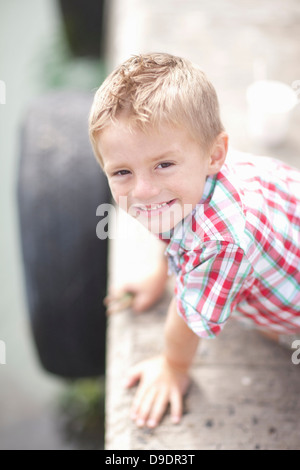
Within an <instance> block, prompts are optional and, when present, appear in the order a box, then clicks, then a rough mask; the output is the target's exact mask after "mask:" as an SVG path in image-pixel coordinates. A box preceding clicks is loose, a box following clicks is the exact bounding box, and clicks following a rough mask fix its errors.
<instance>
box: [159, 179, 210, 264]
mask: <svg viewBox="0 0 300 470" xmlns="http://www.w3.org/2000/svg"><path fill="white" fill-rule="evenodd" d="M216 180H217V175H212V176H208V177H207V179H206V182H205V185H204V190H203V194H202V197H201V200H200V202H199V203H198V204H197V205H196V207H195V208H194V209H193V210H192V212H191V213H190V214H188V215H187V216H186V217H185V218H184V219H183V220H182V221H181V222H179V223H178V224H177V225H176V226H175V227H174V228H173V229H171V230H170V231H168V232H164V233H161V234H160V235H159V238H160V239H162V240H165V241H168V240H169V244H168V246H167V249H166V252H165V253H166V254H168V255H170V256H173V257H174V256H180V254H182V253H183V252H184V251H186V250H187V247H186V246H185V239H186V232H187V229H188V227H190V226H191V224H192V223H193V218H194V216H195V212H196V210H199V206H201V205H202V206H203V205H204V204H206V203H208V202H209V201H210V199H211V197H212V195H213V192H214V188H215V185H216Z"/></svg>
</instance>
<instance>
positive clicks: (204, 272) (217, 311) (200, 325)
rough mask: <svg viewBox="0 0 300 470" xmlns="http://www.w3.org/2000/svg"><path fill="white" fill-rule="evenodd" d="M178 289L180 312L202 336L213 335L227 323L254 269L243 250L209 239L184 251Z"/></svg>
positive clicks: (178, 276) (178, 277)
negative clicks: (190, 249) (197, 250)
mask: <svg viewBox="0 0 300 470" xmlns="http://www.w3.org/2000/svg"><path fill="white" fill-rule="evenodd" d="M182 261H183V263H182V270H181V272H180V273H179V274H178V275H177V282H176V287H175V293H176V298H177V308H178V312H179V314H180V315H181V316H182V318H183V319H184V320H185V321H186V323H187V324H188V326H189V327H190V328H191V329H192V330H193V331H194V333H196V334H197V335H198V336H200V337H202V338H214V337H215V336H216V335H218V334H219V333H220V331H221V330H222V328H223V327H224V325H225V323H226V320H227V319H228V317H229V315H230V313H231V312H232V311H233V309H234V307H235V305H236V304H237V302H238V300H239V299H240V296H241V295H242V290H243V289H242V286H243V283H244V282H245V280H246V279H247V277H248V276H249V274H250V273H251V271H252V268H251V266H250V263H249V261H248V260H247V258H246V256H245V254H244V251H243V250H242V249H241V248H240V247H239V246H237V245H235V244H232V243H229V242H221V241H220V242H210V243H209V244H207V245H206V246H205V247H204V248H203V249H201V251H199V252H187V253H185V254H184V255H183V260H182Z"/></svg>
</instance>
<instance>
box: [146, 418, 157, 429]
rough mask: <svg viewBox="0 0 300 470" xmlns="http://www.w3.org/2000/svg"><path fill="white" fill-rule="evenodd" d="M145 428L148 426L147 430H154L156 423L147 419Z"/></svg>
mask: <svg viewBox="0 0 300 470" xmlns="http://www.w3.org/2000/svg"><path fill="white" fill-rule="evenodd" d="M147 426H148V427H149V428H155V426H156V421H155V420H154V419H149V420H148V421H147Z"/></svg>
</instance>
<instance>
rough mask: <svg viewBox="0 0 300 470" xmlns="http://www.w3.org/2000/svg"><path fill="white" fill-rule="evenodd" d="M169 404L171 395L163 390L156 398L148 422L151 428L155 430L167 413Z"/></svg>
mask: <svg viewBox="0 0 300 470" xmlns="http://www.w3.org/2000/svg"><path fill="white" fill-rule="evenodd" d="M168 403H169V394H168V392H167V390H161V391H160V393H159V394H158V395H157V396H156V399H155V402H154V404H153V407H152V410H151V413H150V416H149V418H148V420H147V426H148V427H149V428H155V427H156V426H157V425H158V424H159V423H160V421H161V419H162V417H163V415H164V414H165V412H166V409H167V406H168Z"/></svg>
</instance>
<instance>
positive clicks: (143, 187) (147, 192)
mask: <svg viewBox="0 0 300 470" xmlns="http://www.w3.org/2000/svg"><path fill="white" fill-rule="evenodd" d="M159 191H160V190H159V188H158V186H157V184H155V183H154V181H153V179H152V178H147V177H139V178H136V180H135V185H134V187H133V189H132V191H131V196H132V197H133V198H134V199H136V200H137V201H139V202H145V203H146V202H148V201H151V198H153V197H155V196H156V195H157V194H159Z"/></svg>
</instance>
